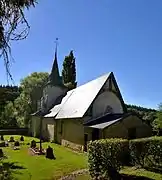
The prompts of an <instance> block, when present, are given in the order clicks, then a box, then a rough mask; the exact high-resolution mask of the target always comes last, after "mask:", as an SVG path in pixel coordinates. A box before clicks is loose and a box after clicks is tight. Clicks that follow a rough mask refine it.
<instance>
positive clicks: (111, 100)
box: [92, 91, 123, 117]
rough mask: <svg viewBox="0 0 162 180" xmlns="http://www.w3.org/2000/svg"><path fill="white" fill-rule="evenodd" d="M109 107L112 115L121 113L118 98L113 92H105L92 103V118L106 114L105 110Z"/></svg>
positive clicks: (121, 108) (121, 109)
mask: <svg viewBox="0 0 162 180" xmlns="http://www.w3.org/2000/svg"><path fill="white" fill-rule="evenodd" d="M109 107H111V108H112V112H113V113H123V107H122V104H121V101H120V100H119V98H118V97H117V96H116V95H115V94H114V93H113V92H110V91H105V92H103V93H102V94H100V95H99V96H98V97H97V98H96V100H95V101H94V103H93V108H92V115H93V117H99V116H102V115H104V114H105V113H108V112H106V110H108V109H107V108H109Z"/></svg>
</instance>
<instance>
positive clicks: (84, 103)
mask: <svg viewBox="0 0 162 180" xmlns="http://www.w3.org/2000/svg"><path fill="white" fill-rule="evenodd" d="M109 75H110V73H108V74H105V75H103V76H101V77H99V78H97V79H95V80H92V81H90V82H88V83H86V84H84V85H82V86H79V87H77V88H76V89H73V90H71V91H69V92H68V93H67V95H66V96H65V97H64V98H63V100H62V102H61V104H60V105H59V108H58V107H54V108H52V109H51V113H50V114H51V115H50V114H48V117H54V116H53V115H55V119H64V118H80V117H83V116H84V114H85V113H86V111H87V110H88V108H89V106H90V105H91V103H92V102H93V101H94V99H95V98H96V96H97V95H98V93H99V91H100V90H101V88H102V87H103V85H104V84H105V82H106V80H107V79H108V77H109ZM45 117H47V115H46V116H45Z"/></svg>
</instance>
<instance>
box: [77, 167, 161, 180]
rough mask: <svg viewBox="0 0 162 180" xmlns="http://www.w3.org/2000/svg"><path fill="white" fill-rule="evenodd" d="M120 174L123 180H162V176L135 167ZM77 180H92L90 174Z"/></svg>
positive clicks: (125, 168)
mask: <svg viewBox="0 0 162 180" xmlns="http://www.w3.org/2000/svg"><path fill="white" fill-rule="evenodd" d="M120 173H121V174H122V175H123V180H124V179H126V180H128V179H131V180H133V179H136V180H137V179H140V180H152V179H154V180H160V179H162V174H160V173H155V172H150V171H147V170H145V169H136V168H135V167H124V168H123V169H122V170H121V171H120ZM75 180H91V177H90V175H89V174H83V175H80V176H78V177H77V178H76V179H75Z"/></svg>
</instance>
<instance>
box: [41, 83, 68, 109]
mask: <svg viewBox="0 0 162 180" xmlns="http://www.w3.org/2000/svg"><path fill="white" fill-rule="evenodd" d="M64 93H65V90H64V89H62V88H60V87H58V86H51V85H48V86H46V88H45V89H44V91H43V96H44V98H46V96H47V104H46V105H47V108H48V107H50V106H51V105H52V104H53V103H54V102H55V100H56V99H57V98H58V97H59V96H61V95H63V94H64Z"/></svg>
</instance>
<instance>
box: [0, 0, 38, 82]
mask: <svg viewBox="0 0 162 180" xmlns="http://www.w3.org/2000/svg"><path fill="white" fill-rule="evenodd" d="M35 4H36V0H0V51H1V52H0V56H2V57H3V59H4V62H5V68H6V71H7V74H8V75H9V76H10V78H11V80H12V76H11V74H10V69H9V67H10V60H11V59H10V57H11V47H10V41H18V40H22V39H25V38H26V37H27V36H28V33H29V29H30V26H29V24H28V22H27V20H26V18H25V15H24V10H25V9H29V8H30V7H31V6H35ZM11 58H12V57H11Z"/></svg>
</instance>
